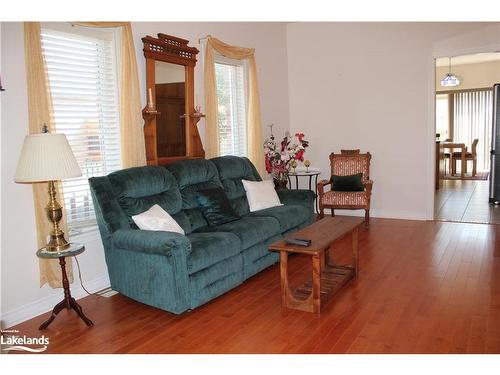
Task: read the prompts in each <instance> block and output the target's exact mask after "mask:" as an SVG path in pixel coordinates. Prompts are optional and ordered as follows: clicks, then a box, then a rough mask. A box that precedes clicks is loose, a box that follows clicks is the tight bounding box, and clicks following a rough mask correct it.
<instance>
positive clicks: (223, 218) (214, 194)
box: [196, 187, 240, 226]
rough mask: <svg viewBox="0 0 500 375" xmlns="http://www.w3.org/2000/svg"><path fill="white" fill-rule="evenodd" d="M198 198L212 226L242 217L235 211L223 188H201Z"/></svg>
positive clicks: (202, 210)
mask: <svg viewBox="0 0 500 375" xmlns="http://www.w3.org/2000/svg"><path fill="white" fill-rule="evenodd" d="M196 199H197V200H198V203H199V204H200V206H201V212H202V213H203V216H205V219H207V221H208V225H210V226H216V225H221V224H224V223H229V222H231V221H235V220H238V219H239V218H240V217H239V216H238V215H237V214H236V212H234V210H233V208H232V207H231V203H230V202H229V199H227V196H226V193H224V190H222V188H219V187H218V188H211V189H205V190H199V191H198V195H197V196H196Z"/></svg>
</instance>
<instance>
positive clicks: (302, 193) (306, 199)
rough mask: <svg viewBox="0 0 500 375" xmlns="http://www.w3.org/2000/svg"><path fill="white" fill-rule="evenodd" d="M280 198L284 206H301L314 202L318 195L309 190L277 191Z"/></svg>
mask: <svg viewBox="0 0 500 375" xmlns="http://www.w3.org/2000/svg"><path fill="white" fill-rule="evenodd" d="M276 192H277V193H278V197H279V198H280V201H281V203H283V204H299V205H304V203H306V205H309V204H310V203H312V202H314V199H315V198H316V194H314V192H313V191H311V190H307V189H295V190H292V189H283V190H277V191H276Z"/></svg>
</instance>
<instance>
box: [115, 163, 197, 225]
mask: <svg viewBox="0 0 500 375" xmlns="http://www.w3.org/2000/svg"><path fill="white" fill-rule="evenodd" d="M108 178H109V182H110V183H111V186H112V188H113V192H114V194H115V196H116V198H117V200H118V204H119V205H120V206H121V208H122V210H123V212H124V213H125V215H126V216H127V217H128V220H129V224H130V225H131V226H132V227H134V228H135V227H136V226H135V224H134V222H133V220H132V216H134V215H138V214H140V213H142V212H145V211H147V210H149V209H150V208H151V207H152V206H154V205H155V204H157V205H159V206H160V207H161V208H163V209H164V210H165V211H167V212H168V213H169V214H170V215H172V217H173V218H174V219H177V217H176V215H175V214H177V213H179V212H180V210H181V208H182V198H181V193H180V191H179V188H178V186H177V181H176V179H175V177H174V176H173V175H172V174H171V173H170V172H169V171H168V170H166V169H165V168H164V167H153V166H148V167H136V168H127V169H122V170H120V171H116V172H113V173H111V174H109V176H108ZM178 223H179V225H180V226H181V227H182V229H183V230H184V231H185V232H186V233H189V232H190V231H191V228H190V227H189V225H186V223H187V222H186V221H182V222H178Z"/></svg>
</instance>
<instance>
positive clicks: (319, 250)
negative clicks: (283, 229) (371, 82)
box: [269, 216, 364, 313]
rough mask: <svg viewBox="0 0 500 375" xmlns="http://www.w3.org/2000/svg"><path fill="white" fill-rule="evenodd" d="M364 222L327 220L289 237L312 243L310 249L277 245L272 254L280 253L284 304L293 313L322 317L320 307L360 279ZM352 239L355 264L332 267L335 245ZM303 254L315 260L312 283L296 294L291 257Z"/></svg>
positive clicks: (357, 220)
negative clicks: (290, 275)
mask: <svg viewBox="0 0 500 375" xmlns="http://www.w3.org/2000/svg"><path fill="white" fill-rule="evenodd" d="M363 222H364V220H363V219H362V218H360V217H350V216H337V217H325V218H323V219H321V220H319V221H316V222H315V223H314V224H311V225H309V226H308V227H306V228H303V229H301V230H299V231H297V232H294V233H292V234H290V235H288V236H287V237H290V238H304V239H308V240H311V244H310V245H309V246H308V247H302V246H297V245H290V244H287V243H286V242H285V241H284V240H279V241H276V242H274V243H273V244H271V245H270V246H269V251H279V252H280V274H281V303H282V305H283V306H284V307H288V308H290V309H296V310H302V311H307V312H313V313H319V312H320V311H321V306H322V305H323V304H324V303H326V301H327V300H328V299H330V298H331V297H333V296H334V295H335V294H336V293H337V292H339V291H340V290H341V289H342V288H343V287H344V286H345V285H346V284H347V283H348V282H349V281H350V280H352V279H353V278H355V277H357V276H358V230H359V227H360V226H361V225H363ZM349 234H350V235H351V236H352V264H350V265H333V264H330V262H329V250H330V248H332V245H334V243H335V242H336V241H337V240H339V239H341V238H343V237H345V236H346V235H349ZM294 253H300V254H307V255H310V256H311V258H312V280H311V281H307V282H306V283H304V284H302V285H301V286H300V287H298V288H297V289H295V290H290V287H289V285H288V255H289V254H294Z"/></svg>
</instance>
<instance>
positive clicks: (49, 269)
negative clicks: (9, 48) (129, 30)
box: [24, 22, 73, 288]
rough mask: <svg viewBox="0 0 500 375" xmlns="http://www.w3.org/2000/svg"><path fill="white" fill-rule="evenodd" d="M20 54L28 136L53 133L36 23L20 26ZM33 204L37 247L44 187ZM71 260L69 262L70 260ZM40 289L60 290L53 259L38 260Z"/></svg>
mask: <svg viewBox="0 0 500 375" xmlns="http://www.w3.org/2000/svg"><path fill="white" fill-rule="evenodd" d="M24 53H25V61H26V81H27V89H28V118H29V133H30V134H36V133H41V132H42V126H43V124H46V125H47V126H48V127H49V131H53V130H54V122H53V117H52V99H51V96H50V88H49V81H48V76H47V69H46V67H45V61H44V58H43V54H42V41H41V38H40V24H39V23H38V22H25V23H24ZM57 187H58V189H57V190H58V201H59V202H61V203H62V202H64V197H63V195H62V189H61V186H60V183H58V184H57ZM33 200H34V204H35V220H36V230H37V244H38V247H43V246H45V244H46V243H47V235H48V234H49V231H50V230H51V229H52V228H51V225H50V223H49V220H48V219H47V214H46V211H45V206H46V205H47V203H48V201H49V195H48V184H47V183H37V184H33ZM59 225H60V226H61V229H62V230H63V231H64V232H65V233H66V236H67V229H68V227H67V224H66V211H65V210H64V205H63V219H62V220H61V222H60V223H59ZM70 259H71V258H70ZM39 268H40V287H42V286H43V285H44V284H45V283H49V285H50V286H51V287H52V288H62V275H61V267H60V265H59V261H58V260H57V259H39ZM66 272H67V274H68V279H69V281H70V282H73V267H72V262H71V261H67V262H66Z"/></svg>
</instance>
